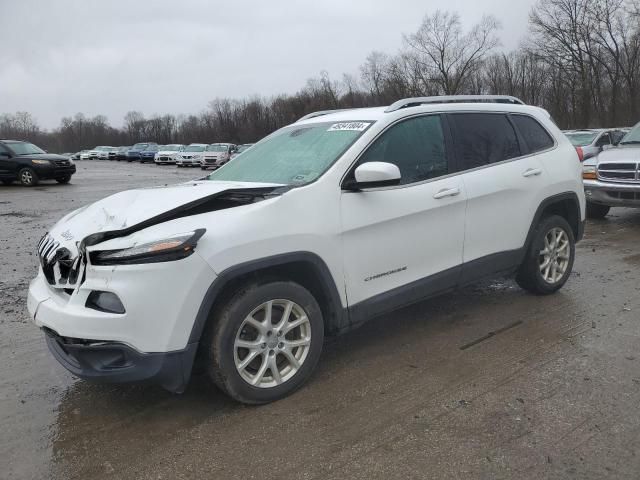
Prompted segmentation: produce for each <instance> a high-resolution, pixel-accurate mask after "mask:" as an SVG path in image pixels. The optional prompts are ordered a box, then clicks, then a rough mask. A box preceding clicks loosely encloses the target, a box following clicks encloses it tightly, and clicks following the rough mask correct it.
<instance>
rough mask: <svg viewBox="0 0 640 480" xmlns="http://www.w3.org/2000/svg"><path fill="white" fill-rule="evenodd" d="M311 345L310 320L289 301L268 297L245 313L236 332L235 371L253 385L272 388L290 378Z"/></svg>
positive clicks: (234, 348) (299, 366)
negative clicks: (269, 298)
mask: <svg viewBox="0 0 640 480" xmlns="http://www.w3.org/2000/svg"><path fill="white" fill-rule="evenodd" d="M310 347H311V323H310V321H309V318H308V316H307V314H306V312H305V311H304V309H303V308H302V307H301V306H300V305H298V304H297V303H295V302H292V301H290V300H282V299H277V300H270V301H268V302H265V303H263V304H261V305H260V306H258V307H257V308H255V309H254V310H253V311H252V312H251V313H250V314H249V315H247V316H246V317H245V319H244V321H243V322H242V324H241V325H240V328H239V329H238V333H237V334H236V338H235V342H234V346H233V354H234V362H235V366H236V370H237V371H238V373H239V374H240V376H241V377H242V379H243V380H245V381H246V382H247V383H249V384H250V385H252V386H254V387H258V388H271V387H276V386H278V385H281V384H283V383H285V382H286V381H288V380H290V379H291V378H292V377H293V376H294V375H295V374H296V373H297V372H298V371H299V370H300V368H301V367H302V365H303V363H304V361H305V360H306V358H307V356H308V354H309V350H310Z"/></svg>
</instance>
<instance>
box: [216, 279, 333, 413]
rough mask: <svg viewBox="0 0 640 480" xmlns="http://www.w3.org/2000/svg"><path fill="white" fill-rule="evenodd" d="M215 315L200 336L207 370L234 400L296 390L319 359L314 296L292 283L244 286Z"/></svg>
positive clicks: (256, 400)
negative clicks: (204, 350)
mask: <svg viewBox="0 0 640 480" xmlns="http://www.w3.org/2000/svg"><path fill="white" fill-rule="evenodd" d="M216 313H217V314H216V315H215V317H214V318H215V324H212V325H211V326H210V327H209V329H208V332H207V334H206V336H205V338H206V340H205V346H206V347H205V348H206V353H207V354H206V357H207V368H208V372H209V375H210V377H211V378H212V380H213V381H214V383H215V384H216V385H217V386H218V387H219V388H220V389H222V390H223V391H224V392H226V393H227V394H228V395H229V396H231V397H233V398H234V399H236V400H238V401H239V402H243V403H247V404H261V403H268V402H272V401H274V400H278V399H280V398H283V397H285V396H287V395H289V394H291V393H292V392H294V391H295V390H297V389H298V388H299V387H300V386H301V385H302V384H303V383H304V382H305V381H306V380H307V379H308V378H309V376H310V375H311V373H312V372H313V370H314V368H315V366H316V364H317V363H318V359H319V358H320V353H321V351H322V343H323V339H324V324H323V319H322V312H321V311H320V307H319V306H318V303H317V302H316V300H315V298H314V297H313V295H311V293H309V291H308V290H306V289H305V288H303V287H302V286H300V285H298V284H296V283H293V282H285V281H274V282H270V283H265V284H249V285H246V286H245V287H244V288H241V289H240V290H239V291H238V292H237V293H236V294H235V295H233V296H232V297H231V298H230V299H229V300H228V302H226V304H225V305H224V306H222V308H221V309H220V310H219V311H218V312H216Z"/></svg>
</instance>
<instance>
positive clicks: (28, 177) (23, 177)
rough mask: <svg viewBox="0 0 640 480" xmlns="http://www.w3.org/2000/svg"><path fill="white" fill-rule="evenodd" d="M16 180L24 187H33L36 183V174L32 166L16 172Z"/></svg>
mask: <svg viewBox="0 0 640 480" xmlns="http://www.w3.org/2000/svg"><path fill="white" fill-rule="evenodd" d="M18 180H19V181H20V184H21V185H24V186H25V187H34V186H36V185H37V184H38V182H39V179H38V174H37V173H36V172H35V171H34V170H33V168H29V167H26V168H23V169H22V170H20V171H19V172H18Z"/></svg>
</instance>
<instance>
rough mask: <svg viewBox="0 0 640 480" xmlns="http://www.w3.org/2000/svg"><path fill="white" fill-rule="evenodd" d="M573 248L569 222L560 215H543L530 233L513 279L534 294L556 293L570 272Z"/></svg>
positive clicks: (573, 256) (573, 254)
mask: <svg viewBox="0 0 640 480" xmlns="http://www.w3.org/2000/svg"><path fill="white" fill-rule="evenodd" d="M575 251H576V250H575V238H574V236H573V230H571V227H570V226H569V223H568V222H567V221H566V220H565V219H564V218H562V217H561V216H559V215H552V216H549V217H545V218H543V219H542V220H541V221H540V223H539V224H538V227H537V228H536V230H535V232H534V234H533V239H532V241H531V244H530V246H529V250H528V251H527V254H526V257H525V259H524V262H523V263H522V265H521V266H520V269H519V271H518V274H517V275H516V282H518V285H520V286H521V287H522V288H524V289H525V290H528V291H529V292H531V293H535V294H537V295H548V294H550V293H554V292H557V291H558V290H560V289H561V288H562V286H563V285H564V284H565V283H566V282H567V280H568V278H569V275H571V269H572V268H573V261H574V258H575Z"/></svg>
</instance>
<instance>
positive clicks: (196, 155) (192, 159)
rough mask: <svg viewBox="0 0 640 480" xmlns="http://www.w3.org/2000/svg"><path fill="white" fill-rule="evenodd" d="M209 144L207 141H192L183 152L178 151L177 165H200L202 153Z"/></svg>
mask: <svg viewBox="0 0 640 480" xmlns="http://www.w3.org/2000/svg"><path fill="white" fill-rule="evenodd" d="M207 145H208V144H206V143H192V144H191V145H189V146H187V147H186V148H185V149H184V150H183V151H182V152H178V154H177V155H176V165H178V167H199V166H200V160H202V154H203V153H204V150H205V148H207Z"/></svg>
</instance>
